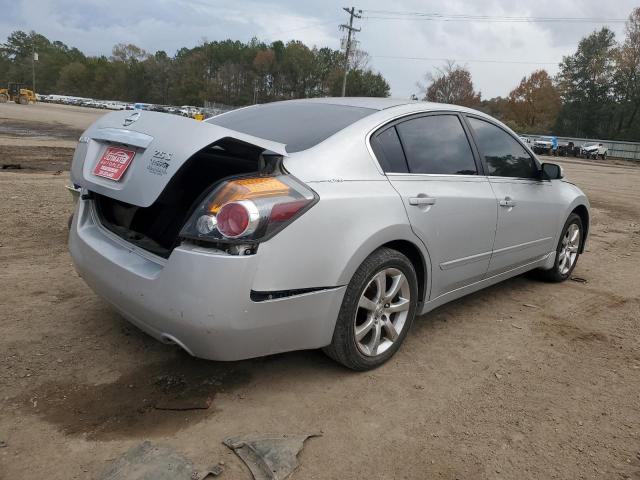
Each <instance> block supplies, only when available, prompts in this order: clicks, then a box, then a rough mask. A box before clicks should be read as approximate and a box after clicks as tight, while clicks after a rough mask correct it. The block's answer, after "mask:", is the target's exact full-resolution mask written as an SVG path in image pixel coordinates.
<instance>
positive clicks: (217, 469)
mask: <svg viewBox="0 0 640 480" xmlns="http://www.w3.org/2000/svg"><path fill="white" fill-rule="evenodd" d="M222 472H224V468H222V465H220V464H219V463H218V465H214V466H213V467H211V468H210V469H209V470H207V471H206V472H202V476H198V480H205V479H206V478H211V477H218V476H220V475H222Z"/></svg>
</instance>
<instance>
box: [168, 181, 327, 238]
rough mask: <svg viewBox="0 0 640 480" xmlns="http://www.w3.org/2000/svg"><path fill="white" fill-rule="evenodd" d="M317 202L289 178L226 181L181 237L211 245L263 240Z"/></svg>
mask: <svg viewBox="0 0 640 480" xmlns="http://www.w3.org/2000/svg"><path fill="white" fill-rule="evenodd" d="M316 201H317V196H316V194H315V193H314V192H313V191H312V190H311V189H309V187H307V186H306V185H305V184H303V183H301V182H299V181H298V180H296V179H295V178H293V177H292V176H291V175H276V176H265V177H244V178H236V179H233V180H227V181H226V182H223V183H221V184H220V185H219V186H218V187H217V188H216V189H214V190H213V191H212V192H211V193H210V194H209V195H207V197H206V198H205V199H204V201H203V202H202V204H201V205H200V206H199V207H198V208H197V209H196V210H195V211H194V213H193V215H192V216H191V218H190V219H189V221H188V222H187V223H186V224H185V226H184V227H183V228H182V231H181V232H180V236H181V237H183V238H192V239H196V240H204V241H212V242H215V241H219V240H226V241H229V240H237V241H240V240H242V241H243V242H257V241H261V240H265V239H268V238H270V237H271V236H273V235H275V234H276V233H277V232H278V231H280V230H282V229H283V228H284V227H286V226H287V225H288V224H289V223H291V222H292V221H293V220H295V218H297V217H298V216H299V215H301V214H302V213H303V212H304V211H306V209H308V208H309V207H311V205H313V204H314V203H315V202H316Z"/></svg>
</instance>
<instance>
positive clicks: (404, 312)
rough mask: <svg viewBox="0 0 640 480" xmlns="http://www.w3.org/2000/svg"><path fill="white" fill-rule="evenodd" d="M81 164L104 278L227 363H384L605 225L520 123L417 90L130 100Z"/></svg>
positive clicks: (81, 149) (133, 308)
mask: <svg viewBox="0 0 640 480" xmlns="http://www.w3.org/2000/svg"><path fill="white" fill-rule="evenodd" d="M71 180H72V182H73V183H74V184H75V185H76V187H77V188H79V189H81V191H82V196H81V198H80V200H79V202H78V205H77V209H76V212H75V214H74V219H73V223H72V227H71V234H70V239H69V248H70V251H71V255H72V257H73V260H74V263H75V266H76V268H77V270H78V272H79V273H80V275H81V276H82V277H83V278H84V280H85V281H86V282H87V284H89V286H91V287H92V288H93V290H94V291H95V292H96V293H97V294H98V295H100V296H101V297H103V298H104V299H105V300H107V301H108V302H109V303H110V304H111V305H112V306H113V307H114V308H115V309H116V310H118V311H119V312H120V313H121V314H122V315H123V316H124V317H125V318H127V319H128V320H129V321H131V322H132V323H134V324H135V325H137V326H139V327H140V328H141V329H143V330H144V331H146V332H148V333H149V334H151V335H152V336H154V337H156V338H157V339H159V340H161V341H163V342H166V343H171V344H175V345H178V346H180V347H181V348H183V349H184V350H185V351H187V352H188V353H189V354H191V355H195V356H198V357H203V358H208V359H214V360H237V359H243V358H249V357H255V356H262V355H269V354H273V353H278V352H284V351H290V350H300V349H315V348H323V349H324V351H325V352H326V353H327V354H328V355H329V356H331V357H332V358H334V359H335V360H337V361H339V362H341V363H343V364H344V365H346V366H347V367H350V368H353V369H356V370H365V369H369V368H373V367H376V366H378V365H380V364H382V363H383V362H385V361H386V360H388V359H389V358H390V357H391V356H392V355H393V354H394V353H395V352H396V351H397V350H398V348H399V347H400V345H401V344H402V342H403V340H404V338H405V337H406V335H407V334H408V332H409V329H410V327H411V324H412V322H413V320H414V318H415V317H416V315H422V314H425V313H427V312H429V311H430V310H432V309H434V308H436V307H438V306H439V305H442V304H444V303H446V302H449V301H451V300H455V299H457V298H460V297H462V296H463V295H467V294H469V293H471V292H474V291H477V290H480V289H482V288H484V287H487V286H489V285H492V284H495V283H497V282H500V281H502V280H505V279H507V278H510V277H513V276H515V275H519V274H522V273H524V272H527V271H529V270H537V272H538V276H539V277H541V278H543V279H546V280H548V281H553V282H561V281H563V280H565V279H567V278H568V277H569V276H570V275H571V272H572V270H573V269H574V267H575V265H576V262H577V260H578V256H579V255H580V253H582V252H583V250H584V246H585V241H586V238H587V233H588V230H589V218H590V214H589V203H588V201H587V198H586V197H585V195H584V194H583V193H582V191H581V190H580V189H579V188H578V187H577V186H575V185H573V184H572V183H570V182H568V181H567V180H565V179H564V178H563V173H562V169H561V168H560V167H559V166H558V165H555V164H551V163H542V164H541V163H540V161H539V160H538V159H537V158H536V156H535V155H534V154H533V153H532V152H531V150H530V149H529V148H528V147H527V145H525V144H523V142H522V141H521V140H520V139H519V138H518V136H517V135H515V134H514V133H513V132H512V131H511V130H510V129H509V128H507V127H506V126H505V125H503V124H501V123H500V122H498V121H496V120H495V119H493V118H491V117H489V116H487V115H485V114H483V113H480V112H478V111H475V110H471V109H468V108H463V107H457V106H452V105H441V104H431V103H422V102H412V101H407V100H393V99H381V98H366V99H365V98H339V99H337V98H324V99H311V100H293V101H287V102H277V103H271V104H265V105H254V106H251V107H247V108H242V109H238V110H235V111H231V112H228V113H225V114H222V115H219V116H216V117H213V118H210V119H208V120H206V121H204V122H196V121H194V120H191V119H187V118H181V117H177V116H173V115H167V114H163V113H155V112H146V111H144V112H140V111H136V112H133V113H131V112H113V113H110V114H108V115H105V116H104V117H102V118H101V119H99V120H98V121H97V122H96V123H95V124H93V125H92V126H91V127H90V128H89V129H88V130H87V131H86V132H85V133H84V134H83V135H82V137H81V139H80V142H79V144H78V147H77V148H76V151H75V155H74V160H73V166H72V171H71Z"/></svg>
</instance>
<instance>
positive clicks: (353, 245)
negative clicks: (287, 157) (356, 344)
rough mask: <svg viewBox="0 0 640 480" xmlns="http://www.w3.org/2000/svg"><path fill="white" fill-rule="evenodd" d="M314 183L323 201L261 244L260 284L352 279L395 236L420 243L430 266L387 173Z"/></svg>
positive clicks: (284, 285)
mask: <svg viewBox="0 0 640 480" xmlns="http://www.w3.org/2000/svg"><path fill="white" fill-rule="evenodd" d="M308 185H309V186H310V187H311V188H313V189H314V190H315V191H316V193H317V194H318V195H319V196H320V201H319V202H318V203H317V204H316V205H314V206H313V207H312V208H311V209H310V210H309V211H308V212H306V213H305V214H304V215H302V216H301V217H300V218H298V219H297V220H295V221H294V222H293V223H292V224H291V225H289V226H288V227H287V228H285V229H284V230H283V231H281V232H280V233H278V234H277V235H276V236H275V237H274V238H272V239H271V240H269V241H267V242H265V243H264V244H262V245H260V248H259V251H258V254H259V256H260V262H259V265H258V269H257V272H256V275H255V280H254V285H253V289H254V290H260V291H269V290H286V289H292V288H312V287H330V286H337V285H346V284H348V283H349V281H350V280H351V277H352V276H353V274H354V273H355V271H356V269H357V268H358V267H359V266H360V264H361V263H362V262H363V261H364V259H365V258H366V257H367V256H369V255H370V254H371V253H372V252H373V251H374V250H376V249H377V248H378V247H380V246H381V245H383V244H385V243H387V242H390V241H394V240H407V241H409V242H412V243H413V244H414V245H416V246H417V247H418V248H419V249H420V251H421V253H422V256H423V258H424V260H425V264H426V270H427V272H430V269H431V266H430V261H429V257H428V255H427V252H426V249H425V248H424V245H423V244H422V243H420V240H419V239H418V238H417V237H416V236H415V234H414V233H413V231H412V230H411V227H410V225H409V221H408V218H407V214H406V211H405V209H404V206H403V204H402V200H401V199H400V197H399V196H398V193H397V192H396V191H395V190H394V189H393V187H392V186H391V184H390V183H389V182H388V181H387V179H386V178H385V177H384V176H382V175H381V176H380V178H379V179H378V180H364V181H342V182H308ZM427 278H429V275H427ZM427 287H428V286H427ZM427 291H428V289H427Z"/></svg>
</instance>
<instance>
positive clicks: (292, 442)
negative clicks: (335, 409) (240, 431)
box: [223, 433, 321, 480]
mask: <svg viewBox="0 0 640 480" xmlns="http://www.w3.org/2000/svg"><path fill="white" fill-rule="evenodd" d="M320 435H321V434H320V433H312V434H302V435H296V434H278V433H275V434H274V433H271V434H251V435H247V436H245V437H235V438H227V439H226V440H225V441H224V442H223V443H224V444H225V445H226V446H227V447H229V448H230V449H231V450H233V451H234V452H235V453H236V455H238V456H239V457H240V458H241V459H242V461H243V462H244V463H246V464H247V467H249V470H251V473H252V475H253V478H254V480H283V479H285V478H287V477H288V476H289V475H290V474H291V473H293V471H294V470H295V469H296V467H297V466H298V453H300V451H301V450H302V447H303V446H304V441H305V440H306V439H307V438H309V437H319V436H320Z"/></svg>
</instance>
